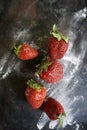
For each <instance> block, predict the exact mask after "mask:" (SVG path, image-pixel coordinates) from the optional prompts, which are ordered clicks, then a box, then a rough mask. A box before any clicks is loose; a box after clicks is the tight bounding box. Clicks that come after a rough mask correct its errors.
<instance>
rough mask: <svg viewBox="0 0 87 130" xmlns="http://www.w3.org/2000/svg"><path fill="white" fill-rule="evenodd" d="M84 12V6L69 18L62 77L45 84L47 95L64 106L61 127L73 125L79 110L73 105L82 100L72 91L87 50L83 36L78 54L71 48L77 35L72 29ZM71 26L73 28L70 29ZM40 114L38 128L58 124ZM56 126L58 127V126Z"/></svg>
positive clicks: (76, 124)
mask: <svg viewBox="0 0 87 130" xmlns="http://www.w3.org/2000/svg"><path fill="white" fill-rule="evenodd" d="M86 13H87V9H86V8H84V9H83V10H80V11H78V12H76V13H75V14H74V16H73V18H72V19H71V28H70V30H69V33H68V36H69V38H70V41H69V48H68V51H67V53H66V55H65V56H64V58H63V59H62V60H60V62H61V63H62V64H63V65H64V71H65V72H64V77H63V79H62V80H61V81H60V82H59V83H58V84H55V85H50V84H49V85H48V84H47V85H45V86H47V88H48V90H47V95H48V96H50V97H53V98H55V99H56V100H58V101H59V102H61V104H62V105H63V106H64V109H65V112H66V117H64V118H63V128H65V127H66V126H67V125H73V123H74V122H75V119H74V117H75V116H76V115H77V114H78V113H79V112H80V110H79V108H77V109H76V110H75V111H74V106H75V104H77V103H78V102H82V103H83V102H84V96H83V95H75V94H74V93H75V89H76V87H77V84H78V83H79V81H78V79H75V75H76V72H77V71H78V70H79V67H80V64H82V62H83V58H84V56H85V53H86V51H87V48H86V46H87V42H86V40H85V39H84V38H83V40H82V41H81V51H80V53H79V54H78V55H75V53H74V51H73V52H72V48H73V45H74V40H75V39H76V37H77V35H76V34H75V32H74V31H75V30H74V29H75V27H76V26H78V25H77V24H78V21H79V20H82V19H84V18H85V17H86V16H87V14H86ZM73 21H74V22H73ZM72 26H73V28H74V29H72ZM72 81H73V82H72ZM43 84H45V83H43ZM61 88H62V89H61ZM73 111H74V112H73ZM42 115H44V112H43V113H42ZM42 115H41V117H40V119H39V120H38V123H37V127H38V129H42V128H43V127H44V126H45V125H46V124H47V122H49V128H50V129H54V128H55V127H57V126H58V120H55V121H51V120H50V119H48V117H47V116H46V115H45V116H42ZM75 126H76V127H75V130H79V128H80V124H78V123H75ZM57 128H58V129H59V126H58V127H57Z"/></svg>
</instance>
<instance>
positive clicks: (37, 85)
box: [27, 79, 42, 91]
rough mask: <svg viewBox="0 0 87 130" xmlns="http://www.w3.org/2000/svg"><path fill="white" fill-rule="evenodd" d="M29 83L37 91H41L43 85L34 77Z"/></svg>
mask: <svg viewBox="0 0 87 130" xmlns="http://www.w3.org/2000/svg"><path fill="white" fill-rule="evenodd" d="M27 85H28V86H29V87H31V88H33V89H36V90H37V91H40V90H41V88H42V85H41V84H39V83H37V82H36V81H34V80H33V79H31V80H28V81H27Z"/></svg>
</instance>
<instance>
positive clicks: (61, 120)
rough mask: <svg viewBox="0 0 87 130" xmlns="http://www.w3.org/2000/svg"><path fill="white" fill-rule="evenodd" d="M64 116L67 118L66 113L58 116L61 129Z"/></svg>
mask: <svg viewBox="0 0 87 130" xmlns="http://www.w3.org/2000/svg"><path fill="white" fill-rule="evenodd" d="M63 116H65V117H66V113H65V112H64V113H63V114H60V115H59V116H58V124H59V126H60V127H62V125H63Z"/></svg>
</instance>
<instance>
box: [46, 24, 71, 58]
mask: <svg viewBox="0 0 87 130" xmlns="http://www.w3.org/2000/svg"><path fill="white" fill-rule="evenodd" d="M50 34H51V37H50V38H49V39H48V52H49V56H50V57H51V59H53V60H57V59H61V58H63V56H64V55H65V53H66V51H67V49H68V43H67V41H68V39H67V38H66V37H65V36H63V35H62V33H60V32H59V31H58V29H57V26H56V25H55V24H54V25H53V31H52V32H51V33H50Z"/></svg>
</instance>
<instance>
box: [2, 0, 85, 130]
mask: <svg viewBox="0 0 87 130" xmlns="http://www.w3.org/2000/svg"><path fill="white" fill-rule="evenodd" d="M86 6H87V0H52V1H50V0H37V1H36V0H0V68H2V69H0V130H37V127H36V124H37V121H38V119H39V117H40V115H41V113H42V110H41V109H39V110H33V109H32V108H31V107H30V106H29V104H28V103H27V102H26V99H25V95H24V92H25V89H26V81H27V79H28V78H31V77H33V78H35V77H34V72H35V65H36V64H37V63H39V62H40V59H41V58H42V57H43V56H44V54H43V53H42V50H41V49H46V44H47V43H46V38H45V39H44V40H42V41H40V43H39V41H38V37H42V36H48V33H49V30H50V28H51V26H52V25H53V24H54V23H59V22H60V20H61V18H62V17H65V18H68V19H67V20H68V21H69V18H70V17H71V16H72V15H73V13H74V12H77V11H79V10H81V9H83V8H84V7H86ZM64 9H65V12H63V11H64ZM65 23H66V24H67V22H65ZM86 23H87V20H85V22H83V24H84V25H85V27H87V24H86ZM67 26H68V25H66V28H67ZM27 29H29V30H28V31H27V33H25V34H24V35H23V34H21V33H20V32H22V31H23V30H27ZM20 34H21V35H20ZM18 36H19V37H18ZM21 42H29V43H32V42H34V44H36V45H37V46H39V47H40V49H39V52H40V55H39V57H38V58H36V59H35V60H31V61H25V62H24V61H20V60H19V59H17V57H16V56H15V55H14V53H13V50H12V47H13V45H15V44H17V43H21ZM86 61H87V58H86V57H85V59H84V61H83V63H84V64H87V62H86ZM5 74H7V75H5ZM80 74H81V73H80ZM81 76H82V75H81ZM86 78H87V76H86ZM83 80H84V79H83ZM86 90H87V89H86ZM86 112H87V111H86ZM79 114H80V113H79ZM84 118H85V117H84ZM81 123H83V125H84V128H83V130H87V121H86V122H81ZM44 129H45V130H46V129H47V130H48V129H49V128H48V125H46V126H45V128H44ZM55 130H56V128H55ZM64 130H74V126H67V127H66V128H64ZM79 130H82V128H80V129H79Z"/></svg>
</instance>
